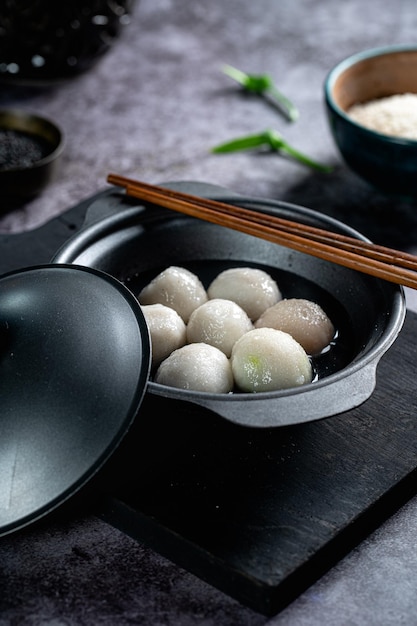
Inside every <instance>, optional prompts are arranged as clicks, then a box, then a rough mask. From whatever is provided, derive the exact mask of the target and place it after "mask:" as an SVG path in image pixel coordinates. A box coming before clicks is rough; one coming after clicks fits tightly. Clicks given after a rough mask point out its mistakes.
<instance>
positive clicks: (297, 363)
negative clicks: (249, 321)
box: [231, 328, 313, 392]
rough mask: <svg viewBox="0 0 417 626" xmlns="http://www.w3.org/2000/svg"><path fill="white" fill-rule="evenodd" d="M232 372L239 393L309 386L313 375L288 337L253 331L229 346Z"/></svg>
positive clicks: (300, 349) (266, 330) (305, 357)
mask: <svg viewBox="0 0 417 626" xmlns="http://www.w3.org/2000/svg"><path fill="white" fill-rule="evenodd" d="M231 364H232V372H233V376H234V380H235V383H236V386H237V387H239V389H240V390H241V391H248V392H259V391H277V390H279V389H289V388H290V387H299V386H300V385H305V384H306V383H310V382H311V380H312V377H313V371H312V367H311V363H310V359H309V358H308V355H307V353H306V352H305V350H304V348H303V347H302V346H300V344H299V343H298V342H297V341H296V340H295V339H294V338H293V337H291V335H289V334H288V333H284V332H282V331H281V330H275V329H274V328H255V329H254V330H250V331H249V332H248V333H246V334H245V335H243V336H242V337H241V338H240V339H238V340H237V342H236V343H235V345H234V346H233V350H232V356H231Z"/></svg>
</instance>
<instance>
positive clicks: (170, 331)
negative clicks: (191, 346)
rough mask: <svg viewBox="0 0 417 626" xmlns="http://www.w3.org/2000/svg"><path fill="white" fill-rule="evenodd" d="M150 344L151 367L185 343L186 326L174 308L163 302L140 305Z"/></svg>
mask: <svg viewBox="0 0 417 626" xmlns="http://www.w3.org/2000/svg"><path fill="white" fill-rule="evenodd" d="M142 312H143V314H144V316H145V320H146V323H147V325H148V328H149V333H150V336H151V346H152V368H155V367H157V366H158V365H159V364H160V362H161V361H163V360H164V359H166V358H167V356H169V355H170V354H171V352H173V351H174V350H177V348H181V347H182V346H183V345H185V344H186V343H187V327H186V325H185V322H184V320H183V319H182V317H180V316H179V315H178V313H177V312H176V311H174V309H171V308H170V307H168V306H165V305H164V304H145V305H143V306H142Z"/></svg>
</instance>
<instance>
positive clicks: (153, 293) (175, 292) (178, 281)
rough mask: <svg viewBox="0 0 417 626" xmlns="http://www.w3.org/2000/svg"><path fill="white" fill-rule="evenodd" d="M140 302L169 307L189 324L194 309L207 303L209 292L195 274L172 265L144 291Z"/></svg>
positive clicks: (140, 294) (140, 296)
mask: <svg viewBox="0 0 417 626" xmlns="http://www.w3.org/2000/svg"><path fill="white" fill-rule="evenodd" d="M138 300H139V302H140V304H164V305H165V306H169V307H171V309H174V310H175V311H176V312H177V313H178V314H179V315H180V316H181V317H182V319H183V320H184V322H185V323H187V322H188V319H189V317H190V315H191V313H192V312H193V311H194V309H196V308H197V307H198V306H200V304H203V302H206V300H207V292H206V290H205V288H204V285H203V283H202V282H201V281H200V279H199V278H198V276H196V275H195V274H193V272H190V271H189V270H187V269H185V268H184V267H177V266H175V265H171V266H170V267H168V268H167V269H165V270H163V271H162V272H160V274H158V276H155V278H154V279H153V280H151V282H150V283H149V284H148V285H146V286H145V287H144V288H143V289H142V291H141V292H140V293H139V296H138Z"/></svg>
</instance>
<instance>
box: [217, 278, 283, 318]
mask: <svg viewBox="0 0 417 626" xmlns="http://www.w3.org/2000/svg"><path fill="white" fill-rule="evenodd" d="M207 294H208V297H209V298H226V299H228V300H233V301H234V302H236V303H237V304H238V305H239V306H241V307H242V309H243V310H244V311H246V313H247V314H248V316H249V317H250V319H251V320H256V319H258V317H259V316H260V315H261V314H262V313H263V312H264V311H265V309H267V308H268V307H270V306H272V305H273V304H275V303H276V302H278V300H280V299H281V292H280V290H279V288H278V285H277V283H276V282H275V280H274V279H273V278H272V277H271V276H270V275H269V274H268V273H267V272H265V271H264V270H261V269H256V268H253V267H233V268H230V269H227V270H224V271H223V272H220V274H218V276H216V278H215V279H214V280H213V281H212V283H211V284H210V285H209V287H208V289H207Z"/></svg>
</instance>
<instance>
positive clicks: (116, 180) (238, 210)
mask: <svg viewBox="0 0 417 626" xmlns="http://www.w3.org/2000/svg"><path fill="white" fill-rule="evenodd" d="M107 181H108V182H109V183H110V184H113V185H117V186H119V187H123V188H124V189H125V191H126V194H127V195H129V196H132V197H135V198H138V199H140V200H143V201H147V202H150V203H152V204H157V205H159V206H161V207H164V208H168V209H172V210H174V211H178V212H180V213H184V214H186V215H190V216H192V217H197V218H200V219H203V220H205V221H208V222H212V223H214V224H219V225H220V226H225V227H227V228H232V229H234V230H238V231H240V232H244V233H246V234H249V235H253V236H255V237H259V238H262V239H265V240H267V241H271V242H272V243H276V244H279V245H282V246H286V247H288V248H291V249H293V250H297V251H299V252H304V253H306V254H310V255H311V256H315V257H318V258H321V259H324V260H326V261H331V262H332V263H336V264H338V265H343V266H345V267H349V268H351V269H354V270H357V271H360V272H363V273H365V274H370V275H371V276H375V277H377V278H381V279H383V280H387V281H389V282H393V283H396V284H400V285H404V286H406V287H411V288H412V289H417V272H416V271H417V256H414V255H412V254H408V253H406V252H402V251H400V250H395V249H393V248H387V247H385V246H380V245H377V244H373V243H369V242H366V241H362V240H360V239H355V238H354V237H349V236H347V235H341V234H339V233H333V232H331V231H327V230H326V229H322V228H316V227H314V226H309V225H306V224H301V223H298V222H294V221H292V220H287V219H285V218H280V217H277V216H274V215H269V214H265V213H261V212H259V211H255V210H252V209H248V208H244V207H241V206H235V205H232V204H226V203H223V202H219V201H217V200H210V199H208V198H201V197H199V196H194V195H192V194H188V193H184V192H179V191H175V190H172V189H167V188H165V187H160V186H157V185H150V184H148V183H144V182H141V181H136V180H133V179H131V178H127V177H125V176H121V175H119V174H113V173H112V174H109V175H108V177H107ZM236 202H239V199H238V198H236Z"/></svg>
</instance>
